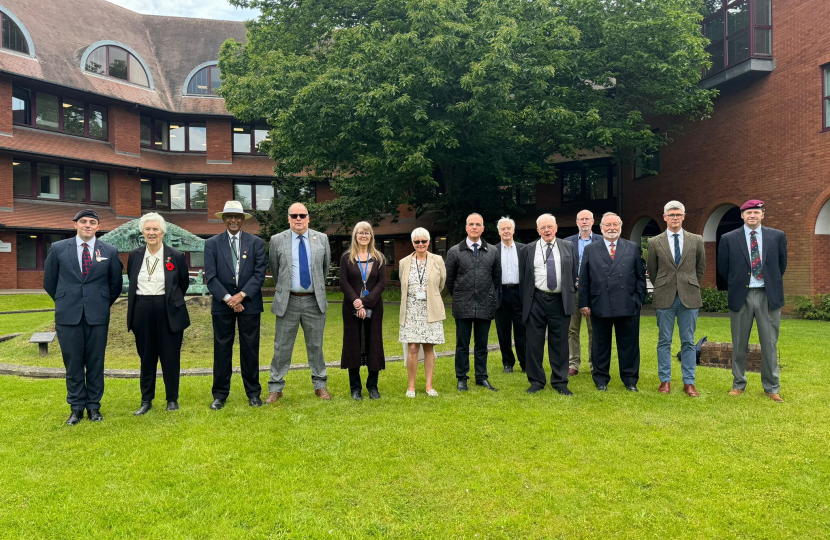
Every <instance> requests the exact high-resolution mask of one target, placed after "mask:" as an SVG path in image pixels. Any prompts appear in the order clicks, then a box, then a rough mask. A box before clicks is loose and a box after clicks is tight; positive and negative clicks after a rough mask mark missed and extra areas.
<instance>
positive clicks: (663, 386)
mask: <svg viewBox="0 0 830 540" xmlns="http://www.w3.org/2000/svg"><path fill="white" fill-rule="evenodd" d="M657 391H658V392H660V393H661V394H668V393H671V383H670V382H661V383H660V388H658V389H657Z"/></svg>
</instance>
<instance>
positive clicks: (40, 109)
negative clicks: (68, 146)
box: [12, 87, 107, 139]
mask: <svg viewBox="0 0 830 540" xmlns="http://www.w3.org/2000/svg"><path fill="white" fill-rule="evenodd" d="M12 118H13V120H14V123H15V124H19V125H23V126H31V127H36V128H41V129H48V130H51V131H59V132H62V133H68V134H70V135H79V136H81V137H92V138H95V139H106V138H107V108H106V107H102V106H100V105H92V104H90V103H85V102H83V101H78V100H75V99H68V98H61V97H59V96H56V95H54V94H49V93H46V92H36V91H34V90H28V89H26V88H18V87H15V88H13V89H12Z"/></svg>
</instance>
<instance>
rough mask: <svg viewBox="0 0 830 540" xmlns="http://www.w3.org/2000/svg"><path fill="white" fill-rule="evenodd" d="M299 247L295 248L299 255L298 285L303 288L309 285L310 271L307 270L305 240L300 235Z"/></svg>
mask: <svg viewBox="0 0 830 540" xmlns="http://www.w3.org/2000/svg"><path fill="white" fill-rule="evenodd" d="M299 238H300V248H299V249H298V250H297V251H298V253H299V257H300V286H301V287H302V288H303V289H308V288H309V287H311V272H309V271H308V253H306V250H305V242H303V237H302V236H300V237H299Z"/></svg>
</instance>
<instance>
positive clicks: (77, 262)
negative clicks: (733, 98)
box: [44, 200, 787, 425]
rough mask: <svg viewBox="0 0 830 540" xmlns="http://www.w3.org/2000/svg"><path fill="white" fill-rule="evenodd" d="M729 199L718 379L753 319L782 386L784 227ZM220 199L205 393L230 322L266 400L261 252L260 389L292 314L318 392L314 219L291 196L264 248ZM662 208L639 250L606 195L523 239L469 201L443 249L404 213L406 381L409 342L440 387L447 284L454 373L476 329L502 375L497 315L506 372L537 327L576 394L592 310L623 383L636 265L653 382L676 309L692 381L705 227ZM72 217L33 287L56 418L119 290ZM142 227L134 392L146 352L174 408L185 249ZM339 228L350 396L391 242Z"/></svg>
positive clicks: (373, 362)
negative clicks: (652, 317)
mask: <svg viewBox="0 0 830 540" xmlns="http://www.w3.org/2000/svg"><path fill="white" fill-rule="evenodd" d="M741 214H742V217H743V220H744V223H745V225H744V227H742V228H741V229H738V230H736V231H733V232H732V233H728V234H726V235H724V236H723V238H722V239H721V243H720V247H719V253H718V271H719V272H720V274H721V275H722V276H723V277H724V278H725V279H726V280H727V282H728V284H729V309H730V316H731V325H732V338H733V358H732V370H733V389H732V390H731V391H730V392H729V394H730V395H732V396H736V395H740V394H741V393H742V392H743V391H744V389H745V388H746V377H745V368H746V354H747V348H748V341H749V334H750V332H751V329H752V326H753V321H756V322H757V325H758V331H759V336H760V339H761V346H762V351H763V352H762V355H763V361H762V372H761V378H762V382H763V387H764V391H765V393H766V394H767V395H768V396H769V397H770V398H771V399H772V400H774V401H777V402H780V401H782V398H781V397H780V395H779V381H778V366H777V339H778V330H779V325H780V314H781V307H782V306H783V304H784V299H783V282H782V278H783V274H784V271H785V270H786V264H787V249H786V237H785V235H784V233H783V232H781V231H778V230H775V229H770V228H767V227H762V226H761V220H762V219H763V217H764V203H763V202H762V201H758V200H751V201H747V203H745V204H744V205H743V206H742V207H741ZM216 217H218V218H220V219H222V221H223V223H224V225H225V228H226V230H225V231H224V232H222V233H220V234H218V235H216V236H214V237H212V238H210V239H209V240H207V241H206V242H205V250H204V258H205V280H206V283H207V287H208V289H209V291H210V293H211V295H212V304H211V315H212V324H213V338H214V339H213V341H214V343H213V386H212V395H213V401H212V403H211V404H210V408H211V409H213V410H220V409H222V408H223V407H224V406H225V402H226V400H227V399H228V396H229V394H230V381H231V374H232V372H233V363H232V361H233V345H234V341H235V339H236V337H237V335H238V338H239V345H240V367H241V374H242V381H243V385H244V389H245V393H246V395H247V398H248V403H249V405H250V406H252V407H259V406H261V405H262V400H261V394H262V387H261V385H260V382H259V344H260V327H261V314H262V312H263V309H264V302H263V299H262V286H263V283H264V281H265V272H266V267H267V262H270V268H271V273H272V275H273V277H274V282H275V284H274V288H275V292H274V299H273V301H272V303H271V312H272V313H273V314H274V315H275V317H276V321H275V335H274V353H273V356H272V360H271V366H270V377H269V380H268V396H267V398H266V400H265V402H266V403H268V404H271V403H275V402H277V401H278V400H280V399H281V398H282V397H283V391H284V388H285V376H286V374H287V373H288V370H289V367H290V365H291V358H292V353H293V350H294V344H295V341H296V337H297V333H298V330H299V328H300V327H302V329H303V334H304V338H305V344H306V353H307V356H308V364H309V367H310V370H311V380H312V385H313V387H314V393H315V394H316V396H317V397H318V398H320V399H322V400H330V399H331V394H330V393H329V391H328V388H327V383H328V376H327V372H326V364H325V360H324V354H323V336H324V331H325V324H326V310H327V307H328V301H327V300H326V288H325V277H326V276H327V275H328V273H329V267H330V264H331V251H330V247H329V242H328V238H327V236H326V235H325V234H324V233H321V232H318V231H314V230H312V229H310V228H309V213H308V209H307V208H306V207H305V206H304V205H303V204H301V203H295V204H293V205H291V207H290V208H289V210H288V222H289V229H288V230H285V231H283V232H281V233H279V234H276V235H274V236H273V237H271V241H270V247H269V250H268V257H269V259H270V261H266V250H265V243H264V242H263V241H262V240H261V239H260V238H259V237H257V236H254V235H252V234H249V233H246V232H244V231H243V230H242V228H243V224H244V222H245V220H246V219H248V218H250V217H251V216H250V214H248V213H246V212H245V211H244V209H243V207H242V205H241V204H240V203H239V202H237V201H228V202H227V203H226V204H225V207H224V209H223V211H222V212H219V213H217V214H216ZM663 217H664V219H665V221H666V223H667V226H668V228H667V230H666V231H665V232H663V233H662V234H660V235H658V236H656V237H653V238H651V239H649V244H648V261H647V264H644V261H643V259H642V257H641V254H640V249H639V246H637V245H636V244H634V243H632V242H630V241H628V240H624V239H622V238H620V233H621V229H622V220H621V219H620V217H619V216H618V215H617V214H614V213H612V212H608V213H606V214H604V215H603V216H602V219H601V221H600V231H601V233H602V234H601V235H597V234H594V233H593V230H592V227H593V224H594V218H593V215H592V214H591V212H590V211H588V210H583V211H581V212H579V213H578V214H577V226H578V227H579V233H578V234H576V235H574V236H571V237H569V238H566V239H564V240H562V239H559V238H557V237H556V232H557V229H558V226H557V223H556V218H555V217H554V216H552V215H551V214H543V215H541V216H539V218H538V219H537V220H536V226H537V232H538V234H539V238H538V239H537V240H535V241H533V242H531V243H530V244H527V245H525V244H521V243H518V242H515V241H514V240H513V235H514V232H515V223H514V222H513V220H511V219H510V218H502V219H500V220H499V221H498V224H497V228H498V232H499V236H500V242H499V243H498V244H496V245H492V244H488V243H487V242H486V241H485V240H484V239H483V238H482V234H483V232H484V220H483V218H482V216H480V215H479V214H476V213H474V214H471V215H470V216H468V217H467V221H466V225H465V229H466V233H467V236H466V238H465V239H464V240H463V241H461V242H460V243H459V244H457V245H455V246H453V247H452V248H450V250H449V251H448V253H447V257H446V261H445V260H444V259H442V257H440V256H439V255H436V254H434V253H432V252H430V251H429V244H430V234H429V231H427V230H426V229H423V228H417V229H415V230H414V231H412V234H411V240H412V246H413V253H412V254H410V255H409V256H407V257H404V258H403V259H401V261H400V262H399V273H400V282H401V308H400V319H399V336H398V337H399V340H400V341H401V342H402V343H404V344H405V347H406V357H407V366H406V369H407V375H408V381H409V384H408V388H407V391H406V396H407V397H410V398H414V397H415V396H416V389H415V381H416V376H417V367H418V358H419V353H420V352H421V351H423V355H424V370H425V375H426V388H425V390H426V393H427V395H428V396H431V397H437V396H438V392H437V391H436V390H435V388H434V387H433V373H434V369H435V349H434V347H435V345H437V344H441V343H444V328H443V321H444V320H445V319H446V310H445V306H444V302H443V299H442V296H441V291H442V290H443V289H444V288H445V287H446V288H447V289H448V291H449V293H450V295H451V296H452V315H453V317H454V319H455V326H456V353H455V374H456V379H457V389H458V390H459V391H462V392H463V391H467V390H468V385H467V382H468V379H469V371H470V341H471V340H472V341H473V359H474V360H473V373H474V380H475V383H476V385H477V386H480V387H483V388H485V389H488V390H491V391H498V389H497V388H496V387H494V386H493V385H492V384H491V383H490V381H489V379H488V371H487V358H488V336H489V331H490V324H491V321H493V320H495V321H496V329H497V334H498V340H499V347H500V349H501V355H502V362H503V366H504V372H505V373H512V372H513V371H514V367H515V364H516V360H517V359H518V363H519V367H520V368H521V370H522V371H523V372H525V373H526V374H527V378H528V383H529V388H528V389H527V392H528V393H529V394H534V393H537V392H539V391H540V390H542V389H543V388H545V386H546V385H547V384H548V379H547V375H546V372H545V368H544V364H543V359H544V348H545V342H546V341H547V348H548V360H549V364H550V368H551V371H550V379H549V383H550V386H551V387H552V388H553V389H554V390H556V391H557V392H558V393H559V394H562V395H572V392H571V390H570V389H569V388H568V382H569V379H570V378H571V377H574V376H576V375H577V374H578V373H579V368H580V356H581V354H580V352H581V349H580V340H579V334H580V328H581V325H582V322H583V321H584V322H585V323H586V325H587V328H588V336H589V351H590V356H589V366H590V369H591V372H592V377H593V382H594V384H595V385H596V388H597V389H598V390H600V391H607V389H608V384H609V382H610V380H611V377H610V373H609V372H610V362H611V349H612V343H611V341H612V340H611V335H612V330H613V331H614V333H615V335H616V345H617V352H618V357H619V372H620V379H621V381H622V383H623V385H624V386H625V388H626V389H627V390H629V391H632V392H636V391H638V388H637V383H638V380H639V368H640V343H639V328H640V308H641V306H642V304H643V303H644V301H645V296H646V267H647V268H648V273H649V276H650V277H651V279H652V281H653V285H654V306H655V308H657V324H658V327H659V339H658V345H657V353H658V373H659V377H660V387H659V388H658V391H659V392H661V393H669V392H670V391H671V342H672V334H673V331H674V327H675V322H676V324H677V327H678V330H679V333H680V341H681V370H682V377H683V383H684V391H685V393H686V394H687V395H689V396H691V397H697V396H698V393H697V391H696V389H695V386H694V385H695V365H696V355H695V341H694V332H695V327H696V322H697V316H698V309H699V308H700V307H701V306H702V301H701V294H700V282H701V280H702V279H703V275H704V272H705V253H704V249H703V239H702V238H701V237H700V236H698V235H695V234H692V233H689V232H688V231H684V230H683V228H682V223H683V220H684V218H685V208H684V207H683V205H682V204H681V203H679V202H677V201H671V202H669V203H668V204H666V206H665V209H664V215H663ZM73 221H74V225H75V228H76V230H77V235H76V236H75V237H74V238H71V239H67V240H63V241H60V242H56V243H55V244H53V246H52V249H51V250H50V252H49V255H48V257H47V259H46V265H45V272H44V288H45V289H46V291H47V293H48V294H49V295H50V296H51V297H52V299H53V300H54V301H55V327H56V331H57V334H58V340H59V342H60V344H61V351H62V354H63V361H64V365H65V367H66V371H67V374H66V385H67V402H68V403H69V405H70V410H71V413H70V416H69V418H68V420H67V424H69V425H75V424H78V423H79V422H80V421H81V420H82V419H83V415H84V411H85V410H86V411H87V414H88V417H89V419H90V420H92V421H100V420H102V418H103V416H102V415H101V412H100V406H101V403H100V402H101V398H102V396H103V392H104V353H105V350H106V344H107V332H108V327H109V319H110V307H111V305H112V304H113V303H114V302H115V300H116V299H117V298H118V296H119V295H120V292H121V281H122V280H121V274H122V264H121V260H120V259H119V255H118V250H117V249H116V248H115V247H114V246H111V245H109V244H107V243H105V242H102V241H101V240H99V239H97V238H96V237H95V233H96V232H97V231H98V229H99V228H100V217H99V216H98V214H97V213H96V212H95V211H94V210H90V209H86V210H82V211H80V212H78V214H77V215H76V216H75V218H74V220H73ZM139 229H140V231H141V234H142V235H143V237H144V240H145V245H144V246H142V247H139V248H137V249H134V250H132V251H131V252H130V253H129V256H128V259H127V275H128V277H129V292H128V296H127V329H128V331H132V332H133V334H134V336H135V342H136V349H137V352H138V355H139V357H140V360H141V370H140V384H139V386H140V392H141V404H140V406H139V408H138V410H136V411H135V413H134V414H135V415H136V416H141V415H144V414H146V413H148V412H149V411H150V410H151V409H152V406H153V405H152V404H153V400H154V399H155V387H156V377H157V371H156V370H157V367H158V365H159V363H160V364H161V369H162V376H163V381H164V386H165V394H166V396H165V397H166V401H167V407H166V408H167V410H168V411H175V410H177V409H178V408H179V404H178V398H179V378H180V371H181V369H180V367H181V360H180V359H181V349H182V341H183V334H184V330H185V329H186V328H187V327H188V326H189V325H190V318H189V315H188V311H187V306H186V304H185V294H186V292H187V289H188V285H189V275H188V267H187V261H186V258H185V256H184V254H183V253H181V252H180V251H178V250H176V249H174V248H172V247H170V246H168V245H166V244H164V242H163V238H164V235H165V234H166V232H167V224H166V222H165V219H164V217H163V216H161V215H159V214H157V213H149V214H146V215H144V216H143V217H142V218H141V219H140V221H139ZM351 236H352V238H351V239H352V241H351V246H350V248H349V249H348V250H347V251H346V252H345V253H344V254H343V256H342V258H341V260H340V286H341V289H342V290H343V295H344V299H343V303H342V317H343V346H342V352H341V367H342V368H343V369H348V371H349V386H350V391H351V397H352V398H353V399H355V400H361V399H363V394H362V391H363V388H364V384H363V381H362V380H361V375H360V369H361V367H363V366H365V367H366V369H367V371H368V373H367V378H366V382H365V388H366V390H367V392H368V394H369V397H370V398H371V399H380V397H381V395H380V392H379V390H378V376H379V372H380V371H382V370H383V369H384V368H385V353H384V348H383V298H382V296H383V291H384V289H385V287H386V279H387V278H386V276H387V268H386V260H385V258H384V256H383V254H382V253H380V252H379V251H378V249H377V248H376V247H375V237H374V231H373V229H372V226H371V225H370V224H369V223H368V222H360V223H358V224H356V225H355V226H354V227H353V229H352V235H351ZM93 254H94V257H93ZM514 337H515V347H516V352H515V354H514V352H513V338H514Z"/></svg>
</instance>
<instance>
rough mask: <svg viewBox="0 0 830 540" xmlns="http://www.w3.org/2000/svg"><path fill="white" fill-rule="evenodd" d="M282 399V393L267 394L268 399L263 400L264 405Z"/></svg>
mask: <svg viewBox="0 0 830 540" xmlns="http://www.w3.org/2000/svg"><path fill="white" fill-rule="evenodd" d="M281 397H282V392H268V399H266V400H265V403H267V404H269V405H270V404H271V403H276V402H277V401H278V400H279V399H280V398H281Z"/></svg>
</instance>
